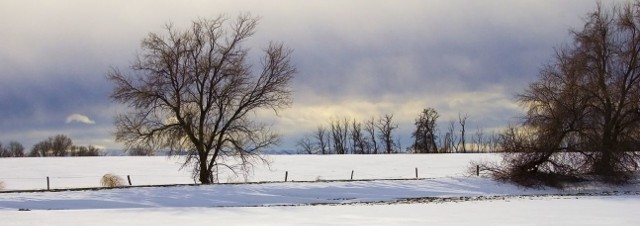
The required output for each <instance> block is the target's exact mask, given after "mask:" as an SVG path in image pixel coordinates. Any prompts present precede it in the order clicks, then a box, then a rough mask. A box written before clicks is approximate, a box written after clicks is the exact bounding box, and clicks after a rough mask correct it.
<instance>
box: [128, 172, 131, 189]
mask: <svg viewBox="0 0 640 226" xmlns="http://www.w3.org/2000/svg"><path fill="white" fill-rule="evenodd" d="M127 180H128V181H129V186H131V176H130V175H127Z"/></svg>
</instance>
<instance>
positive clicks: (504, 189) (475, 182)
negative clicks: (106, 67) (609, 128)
mask: <svg viewBox="0 0 640 226" xmlns="http://www.w3.org/2000/svg"><path fill="white" fill-rule="evenodd" d="M268 158H269V160H270V161H271V164H270V167H267V166H263V165H256V166H255V167H254V169H253V174H252V175H250V176H248V177H244V176H240V177H233V176H231V175H230V174H228V172H227V173H225V172H223V173H222V174H221V179H222V178H225V177H226V178H227V179H226V180H227V181H228V182H239V181H245V180H246V181H282V180H283V179H284V171H288V172H289V178H288V180H295V181H313V182H275V183H257V184H214V185H200V186H193V185H182V186H171V187H134V188H120V189H108V190H97V191H96V190H86V191H60V192H20V193H0V225H159V226H164V225H181V226H186V225H206V224H215V225H640V218H639V217H638V216H637V210H638V209H639V207H640V195H638V194H640V185H639V184H637V183H634V184H630V185H626V186H622V187H612V186H608V185H603V184H598V183H589V184H583V185H580V186H575V187H572V188H568V189H564V190H558V189H552V188H545V189H525V188H522V187H518V186H514V185H511V184H504V183H499V182H495V181H492V180H490V179H488V178H483V177H476V176H470V175H468V173H467V171H468V168H469V162H470V161H480V160H487V161H496V160H498V156H496V155H492V154H465V155H457V154H456V155H376V156H366V155H364V156H363V155H349V156H314V155H300V156H280V155H274V156H268ZM177 161H179V160H176V159H167V158H166V157H94V158H16V159H0V168H2V171H1V173H0V180H2V181H4V182H5V183H6V190H16V189H41V188H42V184H43V183H45V180H44V179H43V178H45V177H46V176H50V177H51V179H52V182H53V184H55V186H54V188H71V187H96V186H98V181H99V179H100V176H101V175H102V174H104V173H115V174H118V175H121V176H124V175H132V179H133V181H134V184H137V185H141V184H176V183H184V184H188V183H193V180H192V179H191V173H190V172H189V171H188V170H183V171H179V170H178V169H179V167H180V164H179V163H177ZM415 168H418V169H419V177H420V179H417V180H411V179H410V178H415ZM352 170H353V171H354V179H380V178H382V179H407V180H371V181H339V182H335V181H326V180H333V179H349V177H350V174H351V171H352ZM245 178H246V179H245ZM222 182H226V181H222ZM584 194H588V195H584ZM425 197H429V199H432V198H436V199H435V201H425V202H417V201H416V200H413V202H408V203H405V202H396V201H399V200H404V199H407V198H425ZM459 197H471V198H470V199H471V200H470V201H465V199H461V198H459ZM482 197H488V198H482ZM437 198H440V199H437ZM447 198H451V200H447ZM18 209H28V210H30V211H18Z"/></svg>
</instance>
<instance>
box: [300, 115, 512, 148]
mask: <svg viewBox="0 0 640 226" xmlns="http://www.w3.org/2000/svg"><path fill="white" fill-rule="evenodd" d="M439 117H440V115H439V114H438V112H437V111H436V110H435V109H434V108H425V109H423V110H422V112H421V113H420V114H419V115H418V117H417V118H416V119H415V123H414V125H415V129H414V131H413V133H412V135H411V136H412V138H413V143H412V145H410V146H408V147H407V148H406V149H405V150H403V149H402V144H401V143H400V139H399V138H398V137H397V136H396V135H395V133H396V132H397V130H398V124H396V123H395V122H393V115H392V114H386V115H384V116H382V117H379V118H377V119H376V118H371V119H369V120H366V121H365V122H359V121H357V120H355V119H349V118H343V119H332V120H331V121H330V122H329V125H320V126H318V127H317V128H316V130H315V131H314V132H312V133H309V134H306V135H305V136H303V137H302V138H300V139H299V140H298V142H297V143H296V146H297V148H298V152H299V153H304V154H393V153H401V152H406V153H478V152H496V151H500V150H501V149H500V147H499V146H500V143H501V139H502V136H500V135H499V134H493V133H492V134H485V133H484V132H483V131H482V130H481V129H478V130H477V131H476V133H475V134H473V137H471V140H470V141H467V137H468V134H466V122H467V119H468V115H464V116H463V115H459V117H458V120H457V122H456V121H451V122H450V124H449V127H448V128H447V130H446V131H445V132H446V133H445V134H444V135H443V134H442V132H441V131H440V130H439V129H438V123H437V119H438V118H439ZM457 124H458V125H459V128H460V129H459V130H458V129H457V128H458V127H456V125H457Z"/></svg>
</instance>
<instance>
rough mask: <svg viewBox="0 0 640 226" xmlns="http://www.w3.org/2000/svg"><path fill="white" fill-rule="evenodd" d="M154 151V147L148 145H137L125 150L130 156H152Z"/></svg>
mask: <svg viewBox="0 0 640 226" xmlns="http://www.w3.org/2000/svg"><path fill="white" fill-rule="evenodd" d="M154 152H155V151H154V149H153V148H152V147H151V146H148V145H138V146H135V147H131V148H129V150H127V154H129V155H130V156H153V155H154Z"/></svg>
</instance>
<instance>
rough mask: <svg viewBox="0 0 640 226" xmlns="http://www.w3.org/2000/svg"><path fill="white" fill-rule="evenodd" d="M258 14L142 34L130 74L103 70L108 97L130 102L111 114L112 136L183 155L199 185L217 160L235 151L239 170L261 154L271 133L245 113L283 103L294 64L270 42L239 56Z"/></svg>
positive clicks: (208, 177) (285, 103) (274, 139)
mask: <svg viewBox="0 0 640 226" xmlns="http://www.w3.org/2000/svg"><path fill="white" fill-rule="evenodd" d="M258 20H259V19H258V18H257V17H253V16H251V15H250V14H241V15H239V16H238V17H237V18H236V19H235V20H234V19H230V18H227V17H225V16H220V17H217V18H214V19H198V20H195V21H193V22H192V23H191V26H190V27H188V28H187V29H177V28H174V27H173V26H172V25H171V24H169V25H167V26H166V27H165V29H164V30H165V31H164V33H162V34H156V33H150V34H149V35H148V37H147V38H145V39H144V40H143V41H142V50H141V51H140V54H138V56H137V58H136V60H135V61H134V62H133V64H132V65H131V67H130V68H131V69H132V70H133V72H132V73H128V72H123V71H120V70H118V69H117V68H114V69H112V70H111V71H110V72H109V73H108V75H107V79H108V80H109V81H111V82H112V83H113V84H114V89H113V93H112V94H111V99H112V100H113V101H114V102H117V103H121V104H125V105H127V106H128V107H129V108H130V109H131V111H130V112H127V113H123V114H120V115H118V116H117V119H116V123H115V125H116V129H117V131H116V133H115V135H116V141H118V142H122V143H124V144H125V145H126V146H127V147H129V148H131V147H138V146H142V147H145V146H151V147H157V148H158V149H161V150H169V151H170V152H169V154H171V155H176V154H179V155H186V156H187V157H186V161H185V163H184V164H185V166H192V167H193V168H194V175H195V176H196V177H197V178H198V179H199V181H200V182H201V183H203V184H209V183H214V182H215V178H214V176H215V175H216V174H215V171H216V170H217V169H218V166H219V165H223V166H228V165H226V164H224V163H223V159H225V158H226V157H229V156H233V157H236V160H238V161H239V162H240V164H241V165H242V166H241V167H240V168H242V169H246V168H247V167H246V166H248V165H250V164H251V162H252V161H260V160H262V158H261V157H260V155H259V154H260V151H261V150H263V149H265V148H267V147H270V146H272V145H274V144H276V143H277V142H278V141H279V137H278V135H277V134H276V133H274V132H272V131H270V129H269V127H268V126H266V125H264V124H262V123H258V122H255V121H254V120H252V118H251V116H252V115H253V114H252V113H254V112H255V111H257V110H260V109H271V110H274V111H276V112H277V111H278V110H280V109H282V108H285V107H288V106H289V105H290V103H291V89H290V85H289V83H290V80H291V79H292V78H293V76H294V74H295V73H296V69H295V67H294V66H293V65H292V64H291V62H290V58H291V53H292V50H291V49H289V48H287V47H285V46H284V45H283V44H282V43H277V42H271V43H269V44H268V46H267V47H266V48H264V49H263V55H262V57H261V58H260V64H261V65H260V66H259V67H252V66H251V64H249V63H248V62H247V60H248V59H249V50H248V49H247V48H245V47H243V42H245V41H246V40H247V39H249V38H250V37H251V36H253V34H254V33H255V31H256V27H257V26H258Z"/></svg>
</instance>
